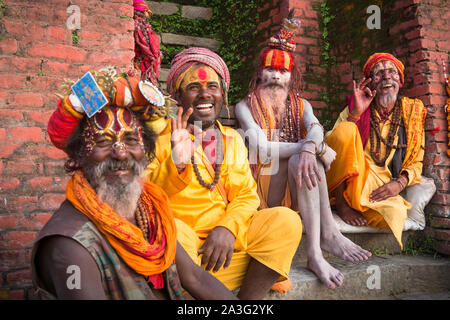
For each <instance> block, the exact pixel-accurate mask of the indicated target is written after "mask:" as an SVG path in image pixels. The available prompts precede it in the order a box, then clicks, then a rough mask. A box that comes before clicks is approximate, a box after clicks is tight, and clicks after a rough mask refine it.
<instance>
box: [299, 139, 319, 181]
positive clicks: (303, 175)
mask: <svg viewBox="0 0 450 320" xmlns="http://www.w3.org/2000/svg"><path fill="white" fill-rule="evenodd" d="M302 151H303V152H302ZM302 179H303V180H305V184H306V187H307V188H308V189H309V190H312V188H314V187H316V186H317V179H318V180H319V181H321V180H322V179H321V178H320V172H319V168H318V167H317V160H316V145H315V144H314V142H307V143H305V144H304V145H303V147H302V150H301V151H300V155H299V157H298V171H297V186H298V188H299V189H300V188H301V187H302Z"/></svg>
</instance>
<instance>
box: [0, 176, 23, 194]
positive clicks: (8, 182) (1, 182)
mask: <svg viewBox="0 0 450 320" xmlns="http://www.w3.org/2000/svg"><path fill="white" fill-rule="evenodd" d="M19 185H20V181H19V179H17V178H11V179H8V178H7V177H1V178H0V190H2V191H3V192H4V191H5V190H10V189H15V188H17V187H18V186H19Z"/></svg>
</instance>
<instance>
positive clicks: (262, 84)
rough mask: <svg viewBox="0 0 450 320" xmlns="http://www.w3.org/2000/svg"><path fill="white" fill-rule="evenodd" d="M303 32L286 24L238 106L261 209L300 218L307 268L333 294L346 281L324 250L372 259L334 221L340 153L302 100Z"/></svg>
mask: <svg viewBox="0 0 450 320" xmlns="http://www.w3.org/2000/svg"><path fill="white" fill-rule="evenodd" d="M298 26H299V22H298V21H297V20H295V19H285V21H284V24H283V28H282V29H281V31H280V32H279V33H278V34H277V35H275V36H274V37H272V38H271V39H270V41H269V43H268V46H267V47H266V48H265V49H263V51H262V53H261V55H260V58H259V63H258V66H257V69H256V74H255V76H254V78H253V80H252V83H251V86H250V92H249V94H248V97H247V98H246V99H244V100H242V101H241V102H240V103H238V104H237V105H236V116H237V118H238V120H239V123H240V125H241V127H242V128H243V129H244V130H245V134H246V136H248V137H249V145H250V150H255V149H256V150H258V164H256V165H254V166H253V168H252V169H253V176H254V177H255V179H256V181H257V184H258V195H259V197H260V199H261V207H263V208H266V207H269V208H270V207H274V206H279V205H283V206H287V207H290V208H292V209H294V210H296V211H299V212H300V215H301V218H302V222H303V224H304V226H305V230H306V237H307V245H306V255H307V259H308V260H307V267H308V268H309V269H310V270H311V271H313V272H314V273H315V274H316V275H317V277H318V278H319V279H320V280H321V281H322V282H323V283H324V284H325V285H326V286H327V287H328V288H330V289H334V288H336V287H338V286H341V285H342V284H343V281H344V276H343V274H342V273H341V272H340V271H339V270H337V269H336V268H334V267H332V266H331V265H330V264H329V263H328V262H327V261H326V260H325V258H324V257H323V254H322V250H326V251H328V252H330V253H332V254H334V255H335V256H337V257H339V258H341V259H344V260H347V261H362V260H366V259H368V257H370V255H371V254H370V252H368V251H366V250H364V249H362V248H361V247H359V246H358V245H356V244H354V243H353V242H352V241H350V240H349V239H347V238H346V237H344V236H343V235H342V234H341V233H340V231H339V230H338V229H337V227H336V224H335V222H334V219H333V216H332V212H331V208H330V203H329V199H328V192H327V184H326V179H325V170H327V169H328V168H329V166H330V163H331V162H332V161H333V160H334V157H335V152H334V151H333V150H332V149H331V148H330V147H328V146H327V145H326V143H325V142H324V140H323V138H324V133H323V129H322V126H321V125H320V123H319V120H317V118H316V117H315V116H314V113H313V109H312V106H311V104H310V103H309V102H308V101H307V100H305V99H303V98H301V97H300V92H301V83H300V79H301V75H300V70H299V64H298V62H297V61H295V59H294V55H293V54H292V52H293V51H294V50H295V40H294V33H295V30H296V29H297V28H298ZM270 153H271V155H270ZM268 155H269V156H268ZM275 163H278V166H276V165H274V164H275ZM285 284H286V283H285ZM286 288H289V286H288V284H287V286H286Z"/></svg>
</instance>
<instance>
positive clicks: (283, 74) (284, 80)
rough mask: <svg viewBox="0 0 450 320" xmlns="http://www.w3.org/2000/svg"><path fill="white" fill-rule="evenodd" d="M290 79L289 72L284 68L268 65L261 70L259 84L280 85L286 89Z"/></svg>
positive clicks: (264, 85)
mask: <svg viewBox="0 0 450 320" xmlns="http://www.w3.org/2000/svg"><path fill="white" fill-rule="evenodd" d="M290 80H291V73H290V72H288V71H287V70H286V69H275V68H273V67H268V68H265V69H263V70H262V73H261V86H262V87H263V88H266V87H280V88H283V89H287V88H288V87H289V81H290Z"/></svg>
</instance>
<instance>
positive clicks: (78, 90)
mask: <svg viewBox="0 0 450 320" xmlns="http://www.w3.org/2000/svg"><path fill="white" fill-rule="evenodd" d="M72 91H73V93H75V95H76V96H77V97H78V99H80V101H81V106H82V107H83V109H84V111H85V112H86V114H87V116H88V117H89V118H90V117H92V116H93V115H94V114H95V113H96V112H98V111H99V110H100V109H101V108H103V107H104V106H105V105H106V104H108V99H106V97H105V95H104V94H103V92H102V90H101V89H100V87H99V86H98V84H97V82H96V81H95V79H94V77H93V76H92V74H91V73H90V72H87V73H86V74H85V75H84V76H82V77H81V78H80V80H78V81H77V82H76V83H75V84H74V85H73V86H72Z"/></svg>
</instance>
